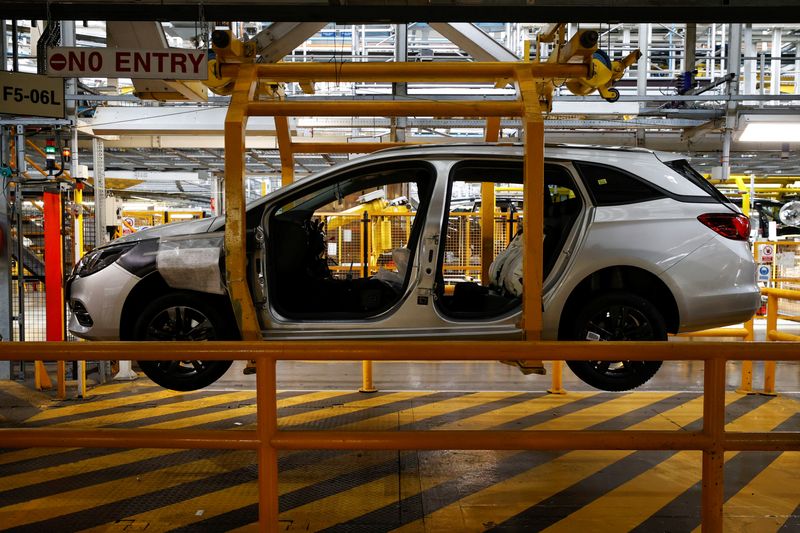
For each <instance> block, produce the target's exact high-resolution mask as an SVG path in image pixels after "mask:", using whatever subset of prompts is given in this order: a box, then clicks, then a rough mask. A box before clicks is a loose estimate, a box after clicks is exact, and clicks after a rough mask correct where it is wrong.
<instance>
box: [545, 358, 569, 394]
mask: <svg viewBox="0 0 800 533" xmlns="http://www.w3.org/2000/svg"><path fill="white" fill-rule="evenodd" d="M563 364H564V362H563V361H553V368H552V372H553V377H552V383H551V385H550V388H549V389H547V392H549V393H550V394H566V393H567V391H566V390H564V377H563V374H564V367H563Z"/></svg>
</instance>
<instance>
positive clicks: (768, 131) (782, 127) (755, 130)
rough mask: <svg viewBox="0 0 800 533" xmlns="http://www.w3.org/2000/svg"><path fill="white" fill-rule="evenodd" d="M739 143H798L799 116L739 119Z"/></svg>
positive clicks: (799, 131) (745, 117) (745, 115)
mask: <svg viewBox="0 0 800 533" xmlns="http://www.w3.org/2000/svg"><path fill="white" fill-rule="evenodd" d="M739 129H740V133H739V134H738V136H737V137H738V140H739V141H741V142H766V143H769V142H779V143H793V142H794V143H796V142H800V115H748V114H743V115H741V116H740V117H739Z"/></svg>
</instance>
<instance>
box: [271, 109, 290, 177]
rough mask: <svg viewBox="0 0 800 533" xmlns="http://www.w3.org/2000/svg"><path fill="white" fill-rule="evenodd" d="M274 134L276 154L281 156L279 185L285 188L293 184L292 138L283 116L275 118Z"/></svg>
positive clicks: (287, 121) (287, 122)
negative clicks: (276, 142)
mask: <svg viewBox="0 0 800 533" xmlns="http://www.w3.org/2000/svg"><path fill="white" fill-rule="evenodd" d="M275 134H276V137H277V138H278V153H280V156H281V185H282V186H283V187H285V186H287V185H291V184H292V182H294V155H293V151H292V136H291V134H290V132H289V120H288V119H287V118H286V117H285V116H275Z"/></svg>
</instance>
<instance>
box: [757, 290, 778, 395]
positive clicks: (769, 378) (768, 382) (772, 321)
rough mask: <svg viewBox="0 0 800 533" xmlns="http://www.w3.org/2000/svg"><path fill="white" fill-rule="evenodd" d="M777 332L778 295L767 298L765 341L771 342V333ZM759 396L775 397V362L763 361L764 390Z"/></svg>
mask: <svg viewBox="0 0 800 533" xmlns="http://www.w3.org/2000/svg"><path fill="white" fill-rule="evenodd" d="M773 331H775V332H777V331H778V295H777V294H770V295H769V296H768V297H767V340H768V341H771V340H773V339H772V338H771V337H770V335H771V333H772V332H773ZM761 394H765V395H767V396H775V395H776V394H775V361H764V390H763V391H762V392H761Z"/></svg>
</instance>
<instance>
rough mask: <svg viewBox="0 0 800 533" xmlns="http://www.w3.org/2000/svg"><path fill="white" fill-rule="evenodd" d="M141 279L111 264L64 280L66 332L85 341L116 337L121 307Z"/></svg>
mask: <svg viewBox="0 0 800 533" xmlns="http://www.w3.org/2000/svg"><path fill="white" fill-rule="evenodd" d="M140 279H141V278H139V277H138V276H135V275H133V274H131V273H130V272H128V271H127V270H125V269H124V268H122V267H121V266H119V265H117V264H116V263H113V264H111V265H109V266H107V267H106V268H104V269H103V270H101V271H99V272H95V273H94V274H91V275H89V276H86V277H83V278H81V277H77V276H76V277H72V278H70V279H69V280H68V281H67V291H66V292H67V303H68V304H69V307H70V313H69V322H68V326H67V327H68V329H69V332H70V333H72V334H73V335H75V336H76V337H80V338H82V339H88V340H118V339H119V331H120V320H121V317H122V307H123V306H124V304H125V300H126V299H127V297H128V294H129V293H130V292H131V290H132V289H133V287H134V286H135V285H136V284H137V283H138V282H139V280H140Z"/></svg>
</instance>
